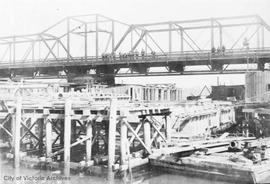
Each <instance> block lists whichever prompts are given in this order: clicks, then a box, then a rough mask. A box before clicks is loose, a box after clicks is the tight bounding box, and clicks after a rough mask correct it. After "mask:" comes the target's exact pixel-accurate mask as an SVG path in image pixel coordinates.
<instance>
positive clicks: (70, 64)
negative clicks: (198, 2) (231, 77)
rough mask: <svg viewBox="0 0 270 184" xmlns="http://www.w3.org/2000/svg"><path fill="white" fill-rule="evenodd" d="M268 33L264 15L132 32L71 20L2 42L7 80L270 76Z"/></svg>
mask: <svg viewBox="0 0 270 184" xmlns="http://www.w3.org/2000/svg"><path fill="white" fill-rule="evenodd" d="M269 33H270V26H269V25H268V24H267V23H266V22H265V21H264V20H263V19H262V18H261V17H260V16H258V15H248V16H236V17H219V18H208V19H197V20H184V21H168V22H158V23H149V24H132V25H129V24H126V23H123V22H120V21H117V20H114V19H111V18H108V17H105V16H103V15H99V14H92V15H80V16H72V17H67V18H64V19H62V20H60V21H59V22H57V23H56V24H54V25H52V26H51V27H49V28H47V29H46V30H43V31H42V32H40V33H37V34H29V35H17V36H7V37H1V38H0V75H1V77H16V76H24V77H25V76H29V77H39V76H48V75H49V76H59V75H68V76H75V75H94V76H99V77H101V78H107V79H108V78H112V77H114V76H145V75H150V76H151V75H180V74H183V75H184V74H211V73H212V74H218V73H243V72H245V71H247V70H265V69H268V67H267V66H266V65H265V64H266V63H270V34H269ZM213 48H215V49H213ZM111 82H113V81H111Z"/></svg>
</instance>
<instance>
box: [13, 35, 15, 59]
mask: <svg viewBox="0 0 270 184" xmlns="http://www.w3.org/2000/svg"><path fill="white" fill-rule="evenodd" d="M15 42H16V38H15V36H13V64H15V61H16V43H15Z"/></svg>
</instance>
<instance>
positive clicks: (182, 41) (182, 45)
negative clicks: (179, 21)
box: [180, 29, 184, 53]
mask: <svg viewBox="0 0 270 184" xmlns="http://www.w3.org/2000/svg"><path fill="white" fill-rule="evenodd" d="M180 35H181V42H180V43H181V45H180V46H181V48H180V49H181V53H183V52H184V34H183V30H182V29H181V30H180Z"/></svg>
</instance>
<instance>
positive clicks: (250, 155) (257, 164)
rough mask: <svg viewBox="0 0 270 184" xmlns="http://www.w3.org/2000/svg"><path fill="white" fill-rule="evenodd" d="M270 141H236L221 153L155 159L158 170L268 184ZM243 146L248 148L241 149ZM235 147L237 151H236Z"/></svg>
mask: <svg viewBox="0 0 270 184" xmlns="http://www.w3.org/2000/svg"><path fill="white" fill-rule="evenodd" d="M269 140H270V139H264V140H253V141H249V142H245V143H236V142H232V143H231V144H230V146H229V148H231V149H228V150H230V151H228V150H227V151H225V152H221V153H212V154H207V153H206V152H195V153H194V154H192V155H189V156H185V157H178V156H176V155H163V156H159V157H151V158H150V164H151V165H152V166H153V167H154V169H158V170H162V171H166V172H173V173H179V174H182V175H189V176H195V177H203V178H211V180H221V181H226V182H232V183H245V184H247V183H250V184H251V183H265V182H266V178H268V177H269V176H270V160H269V159H270V149H269V148H267V145H269ZM241 145H245V146H244V147H243V148H241ZM232 148H233V149H232Z"/></svg>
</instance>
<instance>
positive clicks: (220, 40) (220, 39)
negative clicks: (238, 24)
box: [219, 25, 223, 49]
mask: <svg viewBox="0 0 270 184" xmlns="http://www.w3.org/2000/svg"><path fill="white" fill-rule="evenodd" d="M222 35H223V33H222V26H221V25H220V26H219V48H220V49H221V48H222V46H223V37H222Z"/></svg>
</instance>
